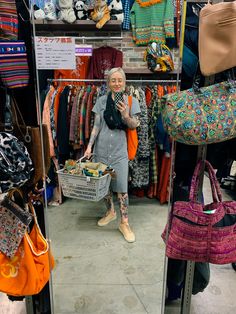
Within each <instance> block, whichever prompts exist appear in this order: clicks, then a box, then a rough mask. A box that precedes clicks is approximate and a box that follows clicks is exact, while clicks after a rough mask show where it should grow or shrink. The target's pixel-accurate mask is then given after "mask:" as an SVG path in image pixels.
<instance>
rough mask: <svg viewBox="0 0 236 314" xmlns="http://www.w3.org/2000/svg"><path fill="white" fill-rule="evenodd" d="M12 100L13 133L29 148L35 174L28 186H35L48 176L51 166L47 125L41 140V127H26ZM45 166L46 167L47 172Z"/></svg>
mask: <svg viewBox="0 0 236 314" xmlns="http://www.w3.org/2000/svg"><path fill="white" fill-rule="evenodd" d="M12 100H13V102H12V106H11V109H12V122H13V125H12V126H13V133H14V134H15V135H16V136H17V138H19V139H20V140H21V141H22V142H23V143H24V145H25V146H26V147H27V149H28V152H29V155H30V158H31V159H32V163H33V166H34V172H33V173H32V175H31V177H30V180H29V181H28V182H27V185H28V186H33V185H35V184H36V183H37V182H38V181H39V180H40V179H42V178H43V177H44V174H45V175H47V173H48V170H49V168H50V165H51V158H50V150H49V137H48V131H47V125H46V124H42V138H41V133H40V127H39V126H28V125H26V123H25V121H24V118H23V116H22V114H21V112H20V109H19V107H18V105H17V103H16V100H15V98H14V97H12ZM42 149H43V155H42ZM42 156H44V161H43V160H42V158H43V157H42ZM43 166H44V167H45V171H44V167H43Z"/></svg>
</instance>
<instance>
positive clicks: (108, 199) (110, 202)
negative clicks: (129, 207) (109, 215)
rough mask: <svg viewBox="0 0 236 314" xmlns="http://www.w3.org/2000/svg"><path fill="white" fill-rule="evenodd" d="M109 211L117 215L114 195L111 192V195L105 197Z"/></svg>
mask: <svg viewBox="0 0 236 314" xmlns="http://www.w3.org/2000/svg"><path fill="white" fill-rule="evenodd" d="M104 201H105V204H106V208H107V211H108V212H109V211H111V212H113V213H115V208H114V203H113V193H112V191H111V190H110V191H109V193H108V194H107V195H106V196H105V197H104Z"/></svg>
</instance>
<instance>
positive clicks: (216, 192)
mask: <svg viewBox="0 0 236 314" xmlns="http://www.w3.org/2000/svg"><path fill="white" fill-rule="evenodd" d="M203 166H204V161H203V160H200V161H199V162H198V163H197V166H196V168H195V170H194V174H193V177H192V181H191V187H190V194H189V199H190V201H192V202H195V201H196V199H197V193H198V187H199V175H200V170H201V168H202V167H203ZM205 166H206V168H207V172H208V174H209V179H210V183H211V190H212V198H213V201H214V202H222V194H221V190H220V186H219V182H218V180H217V178H216V175H215V172H214V169H213V168H212V165H211V164H210V163H209V161H207V160H205Z"/></svg>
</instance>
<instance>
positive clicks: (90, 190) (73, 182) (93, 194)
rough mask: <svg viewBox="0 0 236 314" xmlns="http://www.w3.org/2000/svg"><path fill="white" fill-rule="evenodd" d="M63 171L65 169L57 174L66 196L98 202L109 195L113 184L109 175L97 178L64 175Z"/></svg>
mask: <svg viewBox="0 0 236 314" xmlns="http://www.w3.org/2000/svg"><path fill="white" fill-rule="evenodd" d="M63 171H64V169H62V170H58V171H57V174H58V177H59V182H60V185H61V187H62V192H63V195H64V196H66V197H70V198H76V199H81V200H87V201H94V202H98V201H100V200H101V199H102V198H103V197H104V196H106V195H107V194H108V191H109V186H110V182H111V176H110V174H109V173H107V174H105V175H104V176H102V177H98V178H97V177H85V176H81V175H76V174H69V173H64V172H63Z"/></svg>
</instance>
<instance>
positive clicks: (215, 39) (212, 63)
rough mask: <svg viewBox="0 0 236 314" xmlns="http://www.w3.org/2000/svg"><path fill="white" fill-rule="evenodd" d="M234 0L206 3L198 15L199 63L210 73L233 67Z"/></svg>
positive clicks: (235, 53)
mask: <svg viewBox="0 0 236 314" xmlns="http://www.w3.org/2000/svg"><path fill="white" fill-rule="evenodd" d="M235 34H236V1H232V2H221V3H216V4H210V3H209V1H208V4H207V5H206V6H204V7H203V8H202V9H201V11H200V16H199V41H198V46H199V62H200V68H201V72H202V74H203V75H206V76H209V75H212V74H216V73H219V72H222V71H224V70H226V69H230V68H232V67H234V66H236V40H235Z"/></svg>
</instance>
